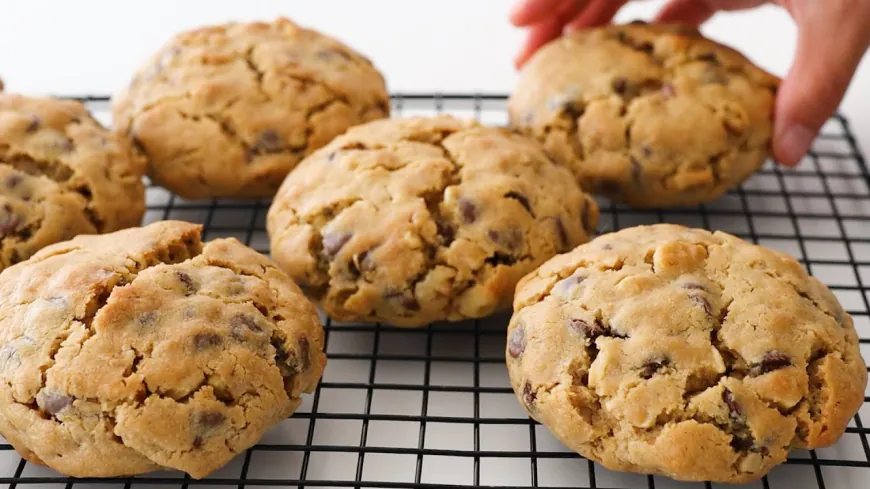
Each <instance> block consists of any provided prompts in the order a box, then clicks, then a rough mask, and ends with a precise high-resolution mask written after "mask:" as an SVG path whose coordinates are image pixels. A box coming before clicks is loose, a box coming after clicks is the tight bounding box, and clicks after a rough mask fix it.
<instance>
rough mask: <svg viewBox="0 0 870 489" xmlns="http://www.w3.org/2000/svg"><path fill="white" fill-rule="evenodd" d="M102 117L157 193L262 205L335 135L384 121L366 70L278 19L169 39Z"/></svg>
mask: <svg viewBox="0 0 870 489" xmlns="http://www.w3.org/2000/svg"><path fill="white" fill-rule="evenodd" d="M112 112H113V118H114V124H115V127H116V128H117V130H118V132H119V133H120V134H121V135H122V136H123V137H124V138H126V139H128V140H129V141H131V143H132V144H133V145H134V147H136V148H137V150H138V152H139V154H140V155H141V156H143V157H144V158H146V159H147V161H148V172H149V176H150V177H151V179H152V180H153V181H154V182H156V183H157V184H159V185H162V186H163V187H166V188H167V189H169V190H171V191H173V192H175V193H176V194H178V195H180V196H182V197H184V198H187V199H205V198H212V197H223V198H262V197H272V196H273V195H274V194H275V191H276V190H277V189H278V187H279V186H280V185H281V181H282V180H283V179H284V176H286V175H287V173H288V172H289V171H290V170H292V169H293V168H294V167H295V166H296V165H297V163H299V161H300V160H302V159H303V158H305V157H306V156H308V155H309V154H310V153H311V152H312V151H314V150H316V149H317V148H320V147H321V146H323V145H325V144H326V143H328V142H329V141H330V140H332V138H334V137H335V136H337V135H339V134H341V133H343V132H344V131H345V130H347V129H348V128H349V127H351V126H355V125H357V124H361V123H363V122H366V121H370V120H374V119H380V118H383V117H388V116H389V114H390V100H389V96H388V94H387V90H386V85H385V83H384V79H383V77H382V76H381V74H380V73H379V72H378V71H377V69H376V68H375V67H374V66H373V65H372V63H371V62H370V61H369V60H368V59H366V58H365V57H363V56H361V55H360V54H358V53H357V52H355V51H353V50H352V49H351V48H349V47H348V46H345V45H344V44H342V43H340V42H338V41H337V40H335V39H332V38H331V37H328V36H326V35H323V34H320V33H318V32H316V31H313V30H310V29H305V28H302V27H299V26H297V25H296V24H294V23H293V22H291V21H290V20H288V19H284V18H279V19H277V20H275V21H273V22H268V23H266V22H253V23H231V24H225V25H220V26H211V27H203V28H200V29H195V30H192V31H188V32H183V33H180V34H178V35H176V36H175V37H173V38H172V39H171V40H170V41H169V42H168V43H167V44H166V45H165V46H163V48H161V49H160V50H159V51H158V52H157V53H156V54H154V55H153V56H152V57H151V59H149V60H148V61H147V62H146V63H145V66H143V67H142V68H141V69H140V70H139V72H138V73H137V74H136V76H135V77H134V78H133V80H132V82H131V83H130V86H129V87H127V88H126V89H125V90H124V91H122V92H121V93H118V94H117V95H116V96H115V97H114V98H113V100H112Z"/></svg>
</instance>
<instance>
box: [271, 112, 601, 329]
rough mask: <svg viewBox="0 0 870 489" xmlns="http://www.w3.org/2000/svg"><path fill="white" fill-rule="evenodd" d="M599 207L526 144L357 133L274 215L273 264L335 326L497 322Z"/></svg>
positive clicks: (304, 166)
mask: <svg viewBox="0 0 870 489" xmlns="http://www.w3.org/2000/svg"><path fill="white" fill-rule="evenodd" d="M597 222H598V207H597V206H596V205H595V202H594V201H592V199H591V198H590V197H588V196H587V195H586V194H584V193H583V192H582V191H581V190H580V187H579V186H578V185H577V184H576V182H575V181H574V179H573V178H572V177H571V174H570V172H569V171H568V170H567V169H565V168H563V167H561V166H559V165H557V164H556V163H554V162H553V161H551V160H550V159H549V158H548V157H547V156H546V154H544V152H543V151H542V150H541V149H540V147H539V146H538V145H537V144H536V143H535V142H534V141H532V140H530V139H528V138H526V137H524V136H521V135H518V134H515V133H512V132H509V131H506V130H502V129H495V128H486V127H482V126H480V125H479V124H477V123H475V122H473V121H461V120H457V119H454V118H452V117H446V116H445V117H438V118H432V119H426V118H410V119H404V120H389V121H376V122H372V123H369V124H366V125H363V126H359V127H356V128H353V129H351V130H350V131H348V132H347V133H346V134H344V135H342V136H340V137H338V138H336V139H335V140H334V141H333V142H332V143H330V144H329V145H327V146H326V147H325V148H322V149H321V150H319V151H318V152H316V153H314V154H313V155H311V156H310V157H308V159H306V160H305V161H304V162H302V163H301V164H300V165H299V167H298V168H297V169H296V170H294V171H293V172H292V173H291V174H290V175H289V176H288V177H287V180H286V181H285V182H284V185H283V186H282V187H281V190H280V191H279V192H278V196H277V197H276V199H275V201H274V203H273V204H272V207H271V208H270V209H269V214H268V219H267V229H268V231H269V235H270V237H271V242H272V256H273V257H274V258H275V260H276V261H277V262H278V264H279V265H280V266H281V267H282V268H283V269H284V270H286V271H287V272H288V273H289V274H290V276H291V277H293V279H294V280H296V282H297V283H298V284H300V285H301V286H302V288H303V290H304V291H305V292H306V293H307V295H308V296H309V297H311V298H312V299H314V300H315V301H316V302H318V303H319V304H320V305H321V306H322V307H323V309H324V310H325V311H326V312H327V313H328V314H330V316H331V317H332V318H333V319H338V320H342V321H363V322H373V321H382V322H386V323H389V324H393V325H397V326H420V325H424V324H428V323H431V322H433V321H438V320H443V319H447V320H451V321H455V320H461V319H465V318H477V317H482V316H486V315H488V314H491V313H492V312H493V311H496V310H498V309H500V308H503V307H508V306H509V305H510V301H511V298H512V297H513V290H514V286H515V285H516V283H517V281H518V280H519V279H520V278H521V277H522V276H523V275H525V274H526V273H528V272H530V271H531V270H533V269H534V268H535V267H536V266H538V265H540V264H541V263H543V261H544V260H546V259H547V258H550V257H551V256H553V255H555V254H556V253H559V252H563V251H567V250H570V249H572V248H573V247H574V246H576V245H578V244H580V243H583V242H586V241H587V240H588V239H589V237H590V236H591V235H592V234H593V233H594V231H595V227H596V225H597Z"/></svg>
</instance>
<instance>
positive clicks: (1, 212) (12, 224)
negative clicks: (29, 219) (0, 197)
mask: <svg viewBox="0 0 870 489" xmlns="http://www.w3.org/2000/svg"><path fill="white" fill-rule="evenodd" d="M21 222H22V219H21V216H19V215H18V214H15V213H14V211H13V210H12V206H10V205H9V204H4V205H3V207H2V209H0V238H2V237H4V236H6V235H8V234H11V233H13V232H15V230H16V229H18V226H20V225H21Z"/></svg>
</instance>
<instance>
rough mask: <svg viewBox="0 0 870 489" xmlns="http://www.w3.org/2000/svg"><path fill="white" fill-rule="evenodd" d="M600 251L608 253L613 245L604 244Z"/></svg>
mask: <svg viewBox="0 0 870 489" xmlns="http://www.w3.org/2000/svg"><path fill="white" fill-rule="evenodd" d="M601 249H602V250H604V251H610V250H612V249H613V245H612V244H610V243H604V244H603V245H601Z"/></svg>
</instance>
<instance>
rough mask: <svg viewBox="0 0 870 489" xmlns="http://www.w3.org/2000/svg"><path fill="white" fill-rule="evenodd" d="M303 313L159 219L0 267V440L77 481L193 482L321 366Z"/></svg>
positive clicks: (236, 249)
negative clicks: (182, 476)
mask: <svg viewBox="0 0 870 489" xmlns="http://www.w3.org/2000/svg"><path fill="white" fill-rule="evenodd" d="M325 361H326V360H325V357H324V354H323V330H322V328H321V326H320V323H319V322H318V318H317V314H316V311H315V309H314V306H312V305H311V303H310V302H308V301H307V300H306V299H305V298H304V297H303V296H302V294H301V292H300V291H299V288H298V287H297V286H296V285H295V284H294V283H293V282H292V281H291V280H290V278H289V277H287V275H286V274H284V273H283V272H281V271H280V270H278V268H277V267H275V265H274V264H273V263H272V262H271V261H269V260H268V259H266V258H265V257H263V256H262V255H260V254H259V253H257V252H255V251H253V250H251V249H250V248H247V247H245V246H243V245H242V244H241V243H239V242H238V241H236V240H235V239H220V240H215V241H211V242H209V243H207V244H203V243H202V242H201V241H200V228H199V226H196V225H193V224H189V223H184V222H178V221H163V222H158V223H155V224H152V225H150V226H147V227H144V228H133V229H128V230H124V231H119V232H116V233H113V234H108V235H103V236H79V237H77V238H75V239H73V240H72V241H67V242H64V243H59V244H55V245H52V246H49V247H48V248H45V249H43V250H42V251H40V252H39V253H37V254H36V255H34V256H33V257H32V258H31V259H30V260H28V261H27V262H25V263H20V264H18V265H15V266H13V267H10V268H8V269H6V270H5V271H4V272H3V273H2V274H0V433H2V435H3V436H4V437H5V438H6V439H7V440H9V442H10V443H11V444H12V445H13V446H14V447H15V449H16V450H18V451H19V452H20V453H21V454H22V456H23V457H24V458H26V459H27V460H29V461H31V462H34V463H39V464H45V465H48V466H49V467H51V468H53V469H55V470H57V471H59V472H62V473H64V474H68V475H72V476H80V477H110V476H117V475H132V474H139V473H143V472H148V471H152V470H161V469H163V470H165V469H169V468H172V469H178V470H183V471H185V472H187V473H189V474H190V475H192V476H193V477H204V476H206V475H207V474H208V473H210V472H212V471H213V470H215V469H217V468H219V467H221V466H222V465H224V464H225V463H226V462H228V461H229V460H230V459H231V458H232V457H233V456H235V455H237V454H239V453H241V452H243V451H244V450H245V449H247V448H248V447H250V446H252V445H253V444H254V443H256V441H257V440H258V439H259V438H260V436H261V435H262V434H263V433H264V432H265V431H266V430H267V429H268V428H270V427H271V426H272V425H274V424H275V423H277V422H279V421H280V420H282V419H284V418H285V417H287V416H289V415H290V414H291V413H293V411H294V410H295V409H296V408H297V407H298V406H299V403H300V402H301V400H300V395H301V394H302V393H303V392H311V391H312V390H313V389H314V387H315V385H316V383H317V381H318V379H319V378H320V375H321V373H322V372H323V367H324V364H325Z"/></svg>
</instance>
